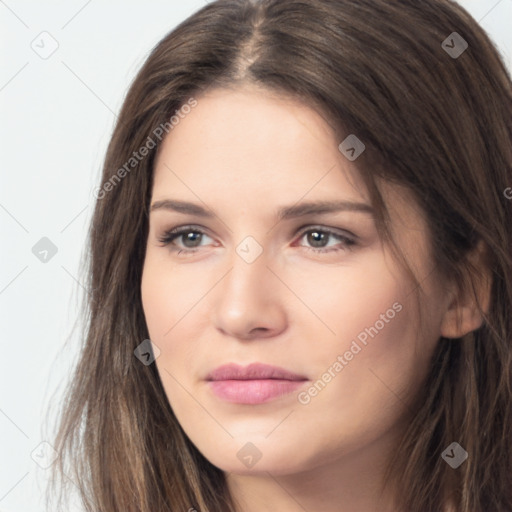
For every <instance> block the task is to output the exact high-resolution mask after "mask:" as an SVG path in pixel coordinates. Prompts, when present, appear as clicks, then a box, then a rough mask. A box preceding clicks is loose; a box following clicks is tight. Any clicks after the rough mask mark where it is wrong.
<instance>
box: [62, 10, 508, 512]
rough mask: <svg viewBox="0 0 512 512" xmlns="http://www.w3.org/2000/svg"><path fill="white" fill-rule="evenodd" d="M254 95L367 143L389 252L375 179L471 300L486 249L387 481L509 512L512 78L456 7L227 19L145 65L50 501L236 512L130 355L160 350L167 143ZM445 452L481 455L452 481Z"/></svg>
mask: <svg viewBox="0 0 512 512" xmlns="http://www.w3.org/2000/svg"><path fill="white" fill-rule="evenodd" d="M454 32H456V33H457V34H458V36H457V35H453V33H454ZM459 36H460V37H461V38H462V39H460V37H459ZM450 37H451V39H450ZM454 38H455V39H454ZM445 40H446V41H448V42H445V43H443V41H445ZM462 41H465V42H466V43H467V48H466V47H465V45H464V43H463V42H462ZM461 50H462V51H461ZM242 83H251V84H256V85H259V86H261V87H263V88H266V89H268V90H269V91H274V92H278V93H280V94H283V95H289V96H293V97H295V98H298V99H300V100H301V101H303V102H304V103H306V104H309V105H315V107H316V108H318V109H319V111H320V110H321V111H322V112H323V113H325V115H326V117H328V119H329V120H330V123H331V124H332V126H333V128H334V129H336V130H337V131H338V133H339V134H340V142H341V140H343V138H344V137H346V136H347V135H348V134H351V133H354V134H357V137H358V138H359V139H361V140H362V141H364V144H365V146H366V151H365V152H364V153H363V154H362V155H361V156H360V157H359V158H358V160H357V162H356V164H357V166H358V169H359V170H360V172H361V174H362V176H363V177H364V179H365V181H366V183H367V185H368V187H369V190H370V193H371V196H372V199H373V202H374V206H375V207H376V208H377V210H378V211H379V212H380V215H379V219H380V224H381V229H382V232H383V236H384V234H385V233H386V232H387V231H386V230H387V224H386V207H385V203H384V201H383V200H382V197H381V195H380V192H379V188H378V183H379V182H378V180H385V181H388V182H392V183H395V184H399V185H402V186H404V187H406V188H407V189H408V190H409V191H410V192H411V193H412V194H413V197H415V200H416V202H417V204H418V205H419V206H420V208H421V209H422V210H423V212H424V214H425V217H426V219H427V220H428V222H429V231H430V234H431V243H432V249H433V253H434V255H435V260H436V261H435V262H436V264H437V265H438V267H439V269H441V271H442V272H444V273H445V274H446V275H447V276H450V277H452V278H455V279H456V280H457V281H458V282H460V283H461V286H471V285H472V283H473V280H474V279H477V277H478V276H476V275H475V272H474V269H472V267H471V263H470V260H469V258H468V255H469V254H470V253H471V251H472V249H474V248H475V247H477V244H480V245H481V244H483V245H484V246H485V248H486V258H487V259H486V261H487V267H488V271H489V273H490V276H491V279H492V285H491V297H490V304H489V307H488V308H487V312H486V314H485V321H484V324H483V326H482V327H481V328H479V329H478V330H476V331H474V332H472V333H470V334H468V335H466V336H464V337H462V338H460V339H457V340H445V339H441V340H440V342H439V344H438V347H437V351H436V353H435V356H434V359H433V361H432V365H431V369H430V374H429V376H428V378H427V380H426V382H425V384H424V386H423V390H422V392H421V394H420V396H418V398H417V404H416V406H417V407H416V409H415V411H416V413H415V414H414V417H413V418H412V419H411V421H410V424H409V426H408V429H407V430H406V432H405V434H404V436H403V439H402V441H401V444H400V446H399V447H398V449H397V450H396V452H395V453H396V456H395V457H394V459H393V460H392V461H390V466H389V473H388V477H389V482H390V485H394V486H396V488H397V489H398V492H397V500H398V503H399V506H400V507H401V508H403V510H405V511H412V510H414V511H421V512H423V511H428V512H434V511H436V512H438V511H441V510H445V508H446V506H447V504H448V503H451V504H452V505H453V510H455V511H457V512H484V511H485V512H487V511H505V510H512V440H511V436H512V371H511V370H512V348H511V344H512V256H511V255H512V235H511V228H510V227H511V226H512V201H511V200H510V199H509V198H508V197H509V195H512V190H511V189H510V187H512V92H511V79H510V75H509V74H508V72H507V70H506V68H505V66H504V64H503V62H502V60H501V59H500V56H499V54H498V52H497V50H496V49H495V47H494V46H493V44H492V43H491V42H490V40H489V38H488V37H487V35H486V34H485V32H484V31H483V30H482V28H480V26H479V25H478V24H477V23H476V22H475V21H474V20H473V19H472V18H471V17H470V16H469V15H468V13H467V12H466V11H465V10H464V9H462V8H461V7H460V6H458V5H457V4H456V3H454V2H452V1H449V0H422V1H417V0H397V1H389V0H308V1H304V0H260V1H258V0H254V1H250V0H218V1H214V2H211V3H209V4H208V5H207V6H205V7H204V8H203V9H201V10H200V11H199V12H197V13H196V14H194V15H193V16H191V17H190V18H188V19H187V20H186V21H184V22H183V23H181V24H180V25H179V26H178V27H177V28H176V29H175V30H173V31H172V32H171V33H170V34H168V35H167V36H166V37H165V38H164V39H163V40H162V41H161V42H160V43H159V44H158V45H157V46H156V47H155V48H154V49H153V51H152V52H151V54H150V56H149V57H148V59H147V60H146V62H145V64H144V65H143V67H142V69H141V70H140V72H139V73H138V75H137V76H136V78H135V80H134V82H133V84H132V85H131V88H130V90H129V92H128V94H127V97H126V99H125V101H124V104H123V107H122V109H121V112H120V115H119V119H118V122H117V125H116V128H115V131H114V133H113V136H112V140H111V142H110V145H109V147H108V152H107V155H106V159H105V165H104V170H103V176H102V188H101V193H99V194H98V200H97V202H96V206H95V211H94V217H93V220H92V224H91V228H90V238H89V245H88V249H89V254H88V256H89V259H88V267H87V271H86V275H87V288H88V291H89V295H88V296H87V297H86V304H85V306H84V308H85V309H84V315H85V318H86V328H85V332H84V336H83V347H82V352H81V356H80V359H79V361H78V364H77V366H76V370H75V372H74V375H73V376H72V379H71V383H70V389H69V392H68V395H67V397H66V400H65V401H64V404H63V408H64V410H63V412H62V421H61V423H60V428H59V431H58V433H57V435H56V439H55V442H54V445H55V448H56V449H57V451H58V453H59V458H58V459H57V462H56V464H55V465H54V467H55V478H54V482H53V486H52V489H53V490H55V489H54V488H55V486H56V485H57V484H56V482H59V483H60V489H61V491H62V490H63V489H64V488H65V484H66V482H68V480H67V477H69V478H71V480H73V481H74V482H75V484H76V485H77V486H78V488H79V491H80V496H81V498H82V500H83V503H84V506H85V508H86V510H88V511H94V512H98V511H103V512H135V511H138V512H164V511H186V510H189V509H191V508H195V509H197V510H198V511H199V510H201V511H206V510H208V511H211V512H226V511H234V510H236V507H235V505H234V503H233V502H232V499H231V497H230V496H229V493H228V489H227V486H226V482H225V477H224V473H223V472H222V471H221V470H220V469H218V468H217V467H215V466H213V465H212V464H211V463H210V462H209V461H208V460H206V459H205V458H204V457H203V456H202V454H201V453H199V451H198V450H197V449H196V448H195V446H194V445H193V444H192V443H191V442H190V440H189V439H188V437H187V436H186V434H185V433H184V431H183V430H182V429H181V427H180V425H179V423H178V422H177V420H176V418H175V416H174V414H173V411H172V409H171V407H170V405H169V402H168V400H167V397H166V395H165V392H164V389H163V387H162V383H161V381H160V379H159V375H158V372H157V369H156V367H155V365H154V364H152V365H149V366H145V365H144V364H141V363H140V361H138V360H137V358H135V357H134V349H135V348H136V347H137V346H138V345H139V344H140V343H141V342H142V341H143V340H145V339H147V338H148V331H147V327H146V324H145V319H144V316H143V309H142V304H141V294H140V284H141V275H142V268H143V263H144V255H145V245H146V240H147V234H148V208H149V200H150V194H151V187H152V172H153V164H154V161H155V156H156V153H157V151H158V148H159V147H161V140H163V137H162V136H161V134H162V133H163V134H164V135H165V134H166V133H170V132H171V130H172V129H173V123H172V122H170V119H171V116H173V115H177V113H176V111H178V113H179V112H180V109H181V108H182V107H183V105H186V104H187V103H188V104H190V101H191V99H193V98H195V97H198V98H199V97H200V94H201V93H202V92H203V91H205V90H206V89H207V88H210V87H218V86H220V87H236V86H237V85H240V84H242ZM159 127H160V128H159ZM162 127H163V129H164V131H163V132H162ZM157 134H158V135H157ZM149 139H151V141H152V142H151V143H150V142H149ZM143 146H146V147H149V146H151V149H150V150H149V152H148V154H147V156H145V157H144V158H140V159H139V158H137V162H136V163H134V161H131V160H130V159H131V158H133V154H134V152H138V150H139V149H140V148H142V147H143ZM127 162H130V163H129V164H128V165H127ZM123 168H124V172H122V171H121V169H123ZM108 183H109V184H110V185H108ZM507 190H509V191H510V192H511V193H510V194H507V193H506V191H507ZM452 441H457V442H458V443H459V444H460V445H461V446H462V447H463V448H464V449H465V450H466V451H467V452H468V453H469V457H468V459H467V461H466V462H465V463H464V464H462V465H461V466H460V467H459V468H458V469H457V470H454V469H452V468H450V467H449V466H448V465H447V464H446V463H445V461H444V460H443V459H442V458H441V453H442V451H443V450H444V449H445V448H446V447H447V446H448V445H450V443H451V442H452ZM66 475H67V476H66Z"/></svg>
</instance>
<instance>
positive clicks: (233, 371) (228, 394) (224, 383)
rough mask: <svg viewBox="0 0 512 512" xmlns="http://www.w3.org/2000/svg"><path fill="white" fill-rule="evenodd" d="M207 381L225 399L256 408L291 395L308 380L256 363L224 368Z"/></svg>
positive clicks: (275, 367)
mask: <svg viewBox="0 0 512 512" xmlns="http://www.w3.org/2000/svg"><path fill="white" fill-rule="evenodd" d="M205 380H206V381H207V382H208V384H209V387H210V389H211V390H212V391H213V393H214V394H215V395H216V396H217V397H218V398H220V399H221V400H224V401H227V402H231V403H237V404H248V405H256V404H262V403H266V402H269V401H271V400H274V399H276V398H278V397H281V396H284V395H287V394H290V393H292V392H293V391H295V390H296V389H298V388H299V387H300V386H302V385H303V384H304V382H306V381H307V380H308V379H307V378H306V377H305V376H303V375H299V374H296V373H293V372H291V371H289V370H285V369H284V368H279V367H277V366H270V365H266V364H261V363H253V364H250V365H249V366H246V367H242V366H239V365H236V364H227V365H223V366H220V367H219V368H217V369H215V370H214V371H212V372H211V373H209V374H208V375H207V377H206V379H205Z"/></svg>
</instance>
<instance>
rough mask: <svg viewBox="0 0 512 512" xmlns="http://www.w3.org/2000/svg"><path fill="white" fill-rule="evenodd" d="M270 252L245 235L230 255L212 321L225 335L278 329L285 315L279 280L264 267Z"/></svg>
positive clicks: (214, 303) (247, 334)
mask: <svg viewBox="0 0 512 512" xmlns="http://www.w3.org/2000/svg"><path fill="white" fill-rule="evenodd" d="M269 254H270V252H267V251H266V250H265V249H264V248H263V246H262V245H261V244H259V243H258V242H257V241H256V239H254V238H253V237H246V238H245V239H243V240H242V242H240V243H239V244H238V245H237V246H236V247H234V250H233V252H232V254H231V255H230V258H229V262H228V265H229V268H230V271H229V272H228V274H227V275H226V276H225V277H224V279H223V280H222V284H221V283H219V284H220V286H219V288H218V289H217V292H216V294H215V296H214V297H213V311H214V313H213V321H214V323H215V325H216V327H217V328H218V329H220V330H221V331H222V332H224V333H225V334H230V335H232V336H234V337H237V338H249V337H253V336H254V335H255V334H258V335H261V334H262V333H265V334H264V335H266V336H269V335H270V334H272V333H274V334H275V333H277V332H280V331H281V330H282V329H283V328H284V325H285V319H286V315H285V313H284V311H283V310H282V308H281V306H280V302H279V290H278V289H277V288H278V284H279V283H278V281H277V280H276V279H275V276H274V275H273V274H272V272H271V271H270V270H269V268H267V265H269V263H270V262H269Z"/></svg>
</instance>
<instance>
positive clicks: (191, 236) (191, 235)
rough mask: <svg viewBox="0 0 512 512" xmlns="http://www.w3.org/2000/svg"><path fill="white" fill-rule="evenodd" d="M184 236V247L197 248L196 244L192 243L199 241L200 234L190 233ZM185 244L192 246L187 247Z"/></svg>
mask: <svg viewBox="0 0 512 512" xmlns="http://www.w3.org/2000/svg"><path fill="white" fill-rule="evenodd" d="M184 236H185V246H186V247H197V245H198V244H194V242H198V241H200V237H201V233H194V232H192V231H190V232H188V233H187V234H186V235H184ZM187 242H192V245H188V244H187Z"/></svg>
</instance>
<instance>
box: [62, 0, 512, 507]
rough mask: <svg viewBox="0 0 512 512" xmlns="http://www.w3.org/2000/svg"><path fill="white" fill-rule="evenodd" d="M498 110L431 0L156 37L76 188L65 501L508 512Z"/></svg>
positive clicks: (224, 23) (493, 66) (504, 144)
mask: <svg viewBox="0 0 512 512" xmlns="http://www.w3.org/2000/svg"><path fill="white" fill-rule="evenodd" d="M511 114H512V98H511V81H510V76H509V75H508V74H507V71H506V69H505V67H504V65H503V62H502V61H501V60H500V58H499V55H498V53H497V51H496V49H495V48H494V47H493V45H492V44H491V42H490V41H489V39H488V38H487V36H486V35H485V33H484V32H483V30H482V29H481V28H480V27H479V26H478V25H477V23H476V22H475V21H474V20H473V19H472V18H471V17H470V16H469V15H468V14H467V13H466V12H465V11H464V10H463V9H462V8H460V7H459V6H458V5H457V4H455V3H452V2H449V1H445V0H425V1H423V2H416V1H412V0H402V1H399V2H389V1H387V0H371V1H370V0H358V1H354V0H337V1H335V0H312V1H309V2H302V1H300V0H286V1H283V0H261V1H249V0H218V1H215V2H212V3H210V4H209V5H207V6H206V7H205V8H203V9H202V10H201V11H200V12H198V13H196V14H195V15H193V16H192V17H190V18H189V19H188V20H186V21H185V22H183V23H182V24H181V25H180V26H179V27H177V28H176V29H175V30H174V31H173V32H172V33H170V34H169V35H168V36H167V37H165V38H164V39H163V40H162V41H161V42H160V43H159V44H158V45H157V47H156V48H155V49H154V50H153V52H152V53H151V55H150V56H149V58H148V59H147V61H146V63H145V64H144V66H143V67H142V69H141V71H140V72H139V74H138V76H137V77H136V79H135V81H134V83H133V84H132V86H131V89H130V91H129V93H128V95H127V97H126V100H125V102H124V105H123V108H122V110H121V113H120V116H119V122H118V124H117V127H116V129H115V132H114V134H113V137H112V141H111V143H110V146H109V149H108V154H107V157H106V162H105V167H104V173H103V179H102V183H101V186H100V187H99V188H98V190H97V198H98V201H97V204H96V210H95V214H94V218H93V222H92V226H91V236H90V256H91V258H90V267H89V276H90V281H89V287H90V291H91V294H90V302H89V305H88V307H89V312H90V316H89V318H88V328H87V332H86V336H85V342H84V347H83V352H82V356H81V359H80V362H79V364H78V367H77V369H76V373H75V375H74V378H73V382H72V386H71V389H70V391H69V396H68V400H67V402H66V407H65V411H64V415H63V419H62V424H61V427H60V431H59V433H58V436H57V439H56V441H55V445H56V448H57V449H58V451H59V453H60V458H59V460H58V465H57V467H58V468H59V469H60V471H61V472H62V474H67V475H68V476H70V477H71V478H72V479H73V480H74V481H75V483H76V484H77V485H78V487H79V490H80V492H81V496H82V497H83V501H84V504H85V506H86V509H87V510H94V511H97V510H102V511H109V512H111V511H123V512H127V511H144V512H146V511H147V512H150V511H151V512H155V511H159V512H161V511H166V510H168V511H178V510H180V511H181V510H189V511H192V510H201V511H206V510H209V511H219V512H220V511H222V512H224V511H244V512H253V511H258V512H261V511H266V510H286V511H291V512H293V511H298V510H301V511H302V510H311V511H313V510H314V511H322V512H330V511H351V512H352V511H361V512H362V511H365V512H371V511H379V512H381V511H404V512H406V511H411V510H414V511H429V512H433V511H436V512H437V511H457V512H477V511H482V512H483V511H507V510H512V493H511V492H512V491H511V490H512V485H511V483H512V482H511V480H512V477H511V475H512V458H511V457H512V444H511V437H510V434H511V431H512V413H511V405H512V374H511V368H512V357H511V356H512V350H511V341H512V336H511V333H512V319H511V315H510V310H511V304H512V259H511V254H512V236H511V233H510V225H511V224H512V209H511V206H512V203H511V202H510V199H509V196H510V194H507V190H510V186H511V185H512V146H511V140H512V121H511V119H512V116H511ZM69 462H72V463H73V464H72V466H71V468H70V467H69V466H68V465H67V463H69ZM63 483H64V482H63Z"/></svg>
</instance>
